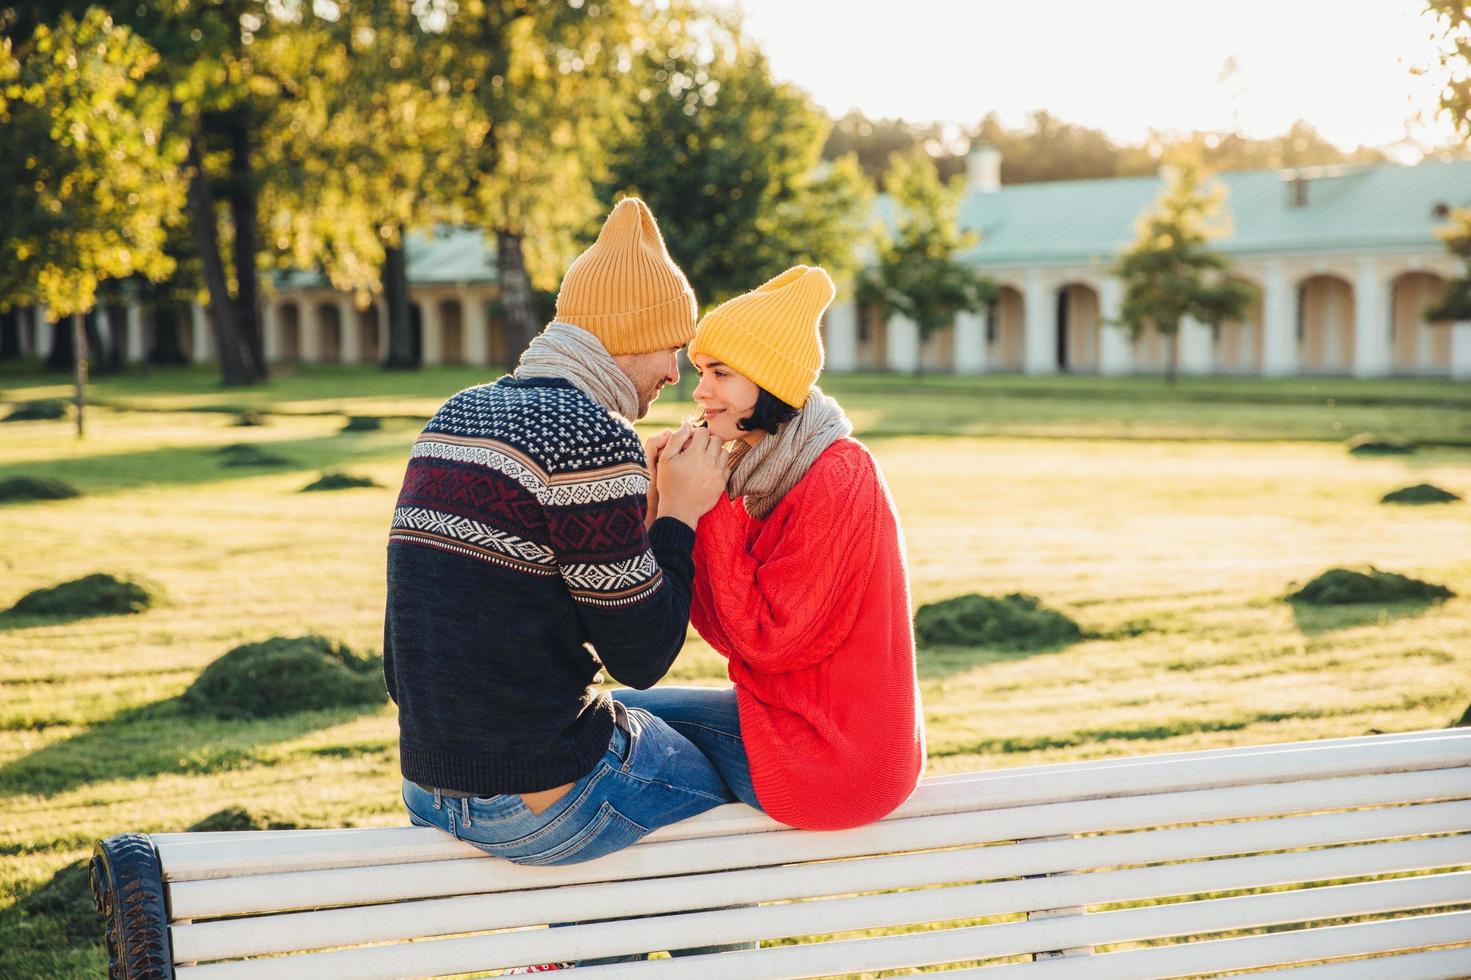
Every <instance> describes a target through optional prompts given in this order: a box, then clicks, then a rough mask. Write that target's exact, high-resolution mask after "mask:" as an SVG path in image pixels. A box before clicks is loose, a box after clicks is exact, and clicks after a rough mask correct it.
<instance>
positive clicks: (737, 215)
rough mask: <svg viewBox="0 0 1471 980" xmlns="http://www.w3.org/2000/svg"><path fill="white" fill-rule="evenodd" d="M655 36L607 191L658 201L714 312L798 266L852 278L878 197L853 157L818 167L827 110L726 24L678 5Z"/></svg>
mask: <svg viewBox="0 0 1471 980" xmlns="http://www.w3.org/2000/svg"><path fill="white" fill-rule="evenodd" d="M651 28H652V29H651V34H652V43H650V44H649V45H648V46H647V47H646V48H645V49H644V51H643V53H642V55H641V56H640V57H639V58H638V59H637V60H636V61H635V63H634V65H633V69H632V72H631V74H630V77H629V83H630V88H631V95H632V99H631V103H632V104H631V107H630V108H629V109H628V110H627V114H626V117H625V125H624V126H623V127H622V128H621V129H620V131H619V133H618V134H617V136H616V137H615V139H614V141H613V144H612V147H611V149H610V151H609V155H608V157H609V158H608V168H607V175H606V177H605V179H604V182H603V185H602V191H601V194H600V197H602V198H603V199H604V200H612V199H613V198H615V197H617V196H620V195H625V194H633V195H637V196H639V197H642V198H643V199H644V200H645V201H647V202H648V204H649V207H650V208H652V209H653V211H654V214H655V215H657V216H658V219H659V227H660V229H661V231H662V232H663V234H664V238H665V241H666V242H667V244H668V246H669V250H670V253H671V254H672V255H673V256H674V257H675V259H676V260H677V261H678V262H679V263H680V266H681V268H683V269H684V271H685V274H686V275H688V276H689V279H690V283H691V285H692V286H693V287H694V290H695V295H696V297H697V298H698V299H699V301H700V303H702V304H704V305H707V306H708V305H713V304H715V303H719V302H721V301H722V300H725V299H728V298H729V297H731V296H734V295H736V294H738V293H743V292H745V291H747V290H749V289H752V288H753V287H755V286H757V285H759V284H760V283H762V282H764V281H765V280H767V279H769V278H771V277H772V276H775V275H776V274H778V273H780V272H781V271H783V270H784V269H787V268H789V267H790V266H792V265H794V264H796V263H799V262H800V263H807V264H817V265H822V266H823V267H824V268H826V269H827V270H828V271H829V272H830V273H831V274H832V275H833V276H834V277H835V278H839V277H842V276H844V275H845V274H846V273H847V272H848V271H851V269H852V268H853V266H854V261H855V253H856V245H857V243H858V241H859V239H860V238H861V237H862V235H863V231H864V223H865V222H866V220H867V215H868V212H869V206H870V194H869V191H868V188H867V186H866V182H865V181H864V179H863V177H862V174H861V173H860V171H859V170H858V166H857V164H856V162H855V161H854V160H853V159H852V158H851V157H849V158H844V159H841V160H837V161H832V162H827V163H824V162H823V161H822V160H821V153H822V147H823V143H824V140H825V139H826V137H827V130H828V122H827V120H826V118H825V117H824V116H823V115H822V113H821V112H819V111H818V110H817V109H816V108H815V107H814V106H813V105H812V103H811V102H810V100H809V99H808V98H807V97H806V96H805V95H804V94H803V93H802V92H801V91H800V90H798V89H795V88H793V87H792V86H790V85H786V84H783V83H779V82H777V81H776V80H775V79H773V78H772V77H771V72H770V69H769V67H768V66H767V63H766V59H765V57H764V56H763V55H762V53H761V51H760V49H759V48H757V47H756V45H755V44H754V43H752V42H751V41H750V40H749V39H748V38H745V37H743V36H741V34H740V32H739V30H738V29H736V28H734V27H732V26H730V25H728V24H725V23H722V22H720V21H719V20H716V19H713V18H707V17H703V16H701V15H699V14H697V13H691V12H689V11H676V12H674V13H673V14H672V15H671V16H669V17H667V18H664V19H662V20H658V21H655V22H653V23H652V25H651Z"/></svg>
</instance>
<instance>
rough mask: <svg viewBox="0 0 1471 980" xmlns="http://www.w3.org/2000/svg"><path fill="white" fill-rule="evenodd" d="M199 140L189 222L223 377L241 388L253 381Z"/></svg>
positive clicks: (193, 153) (193, 152)
mask: <svg viewBox="0 0 1471 980" xmlns="http://www.w3.org/2000/svg"><path fill="white" fill-rule="evenodd" d="M199 141H200V133H199V132H198V130H196V131H195V134H194V139H193V140H191V141H190V143H189V160H188V164H189V169H190V173H189V223H190V224H191V225H193V231H194V246H195V249H196V250H197V251H198V252H199V262H200V265H201V267H202V268H203V270H204V285H205V288H206V289H208V290H209V311H210V314H211V319H212V320H213V321H214V332H215V350H216V351H218V352H219V357H220V375H221V380H222V381H223V382H224V384H225V385H226V386H227V387H238V386H241V385H248V384H250V382H251V377H250V374H249V372H248V370H247V368H246V364H245V360H244V358H243V357H242V356H241V344H240V332H239V330H238V329H237V326H236V315H235V314H236V310H235V303H234V300H233V299H232V298H231V297H230V289H229V286H228V285H227V283H226V282H225V263H224V261H223V260H221V258H220V239H219V234H218V231H217V229H216V228H215V211H214V201H213V200H211V198H210V193H209V184H208V181H207V180H206V178H205V174H204V163H203V160H202V159H201V156H200V152H199Z"/></svg>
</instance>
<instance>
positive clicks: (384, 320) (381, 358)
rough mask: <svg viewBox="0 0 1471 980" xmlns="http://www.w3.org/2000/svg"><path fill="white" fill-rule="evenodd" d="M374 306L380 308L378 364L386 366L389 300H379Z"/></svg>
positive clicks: (374, 302) (375, 301)
mask: <svg viewBox="0 0 1471 980" xmlns="http://www.w3.org/2000/svg"><path fill="white" fill-rule="evenodd" d="M373 305H374V306H376V307H377V308H378V363H379V364H384V363H387V361H388V300H386V299H377V300H374V301H373Z"/></svg>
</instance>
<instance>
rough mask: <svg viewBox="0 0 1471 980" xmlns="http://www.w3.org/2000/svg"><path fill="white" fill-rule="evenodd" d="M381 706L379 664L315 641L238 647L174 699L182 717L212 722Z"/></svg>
mask: <svg viewBox="0 0 1471 980" xmlns="http://www.w3.org/2000/svg"><path fill="white" fill-rule="evenodd" d="M387 700H388V691H387V689H386V688H385V687H384V684H383V661H382V658H380V657H364V656H359V655H357V654H355V653H353V652H352V651H351V650H349V649H348V648H347V647H346V646H343V645H342V644H341V643H334V642H333V641H331V640H329V639H327V638H326V637H322V636H316V635H308V636H293V637H285V636H277V637H272V638H271V639H269V640H266V641H264V642H263V643H247V644H245V645H244V646H238V647H236V648H235V649H233V650H231V651H230V652H229V653H227V654H225V655H224V656H223V657H221V658H219V659H218V660H216V661H215V662H214V663H212V664H210V665H209V666H208V667H206V668H204V671H203V673H201V674H200V675H199V677H198V679H196V680H195V681H194V683H193V684H191V685H189V689H188V690H187V691H185V692H184V693H183V695H182V696H181V697H180V701H181V703H182V704H183V706H184V709H185V710H186V711H189V712H192V713H197V714H208V715H213V716H214V717H216V718H267V717H271V716H275V715H286V714H291V713H293V712H297V711H316V710H318V709H321V708H337V707H342V706H345V705H369V704H382V703H383V702H384V701H387Z"/></svg>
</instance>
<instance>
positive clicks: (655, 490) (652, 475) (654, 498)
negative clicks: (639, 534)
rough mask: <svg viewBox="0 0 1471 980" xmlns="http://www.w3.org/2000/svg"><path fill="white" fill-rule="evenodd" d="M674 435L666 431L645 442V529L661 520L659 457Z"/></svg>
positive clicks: (668, 430)
mask: <svg viewBox="0 0 1471 980" xmlns="http://www.w3.org/2000/svg"><path fill="white" fill-rule="evenodd" d="M673 435H674V432H673V431H672V430H670V429H665V430H664V431H663V432H660V433H658V434H657V435H652V436H649V437H648V438H647V439H645V440H644V456H645V458H647V459H648V461H649V503H648V512H647V513H645V514H644V527H645V528H649V527H652V526H653V524H654V521H656V520H658V518H659V456H660V455H661V454H662V453H663V452H664V450H665V448H666V447H667V446H668V445H669V440H670V438H672V437H673Z"/></svg>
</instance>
